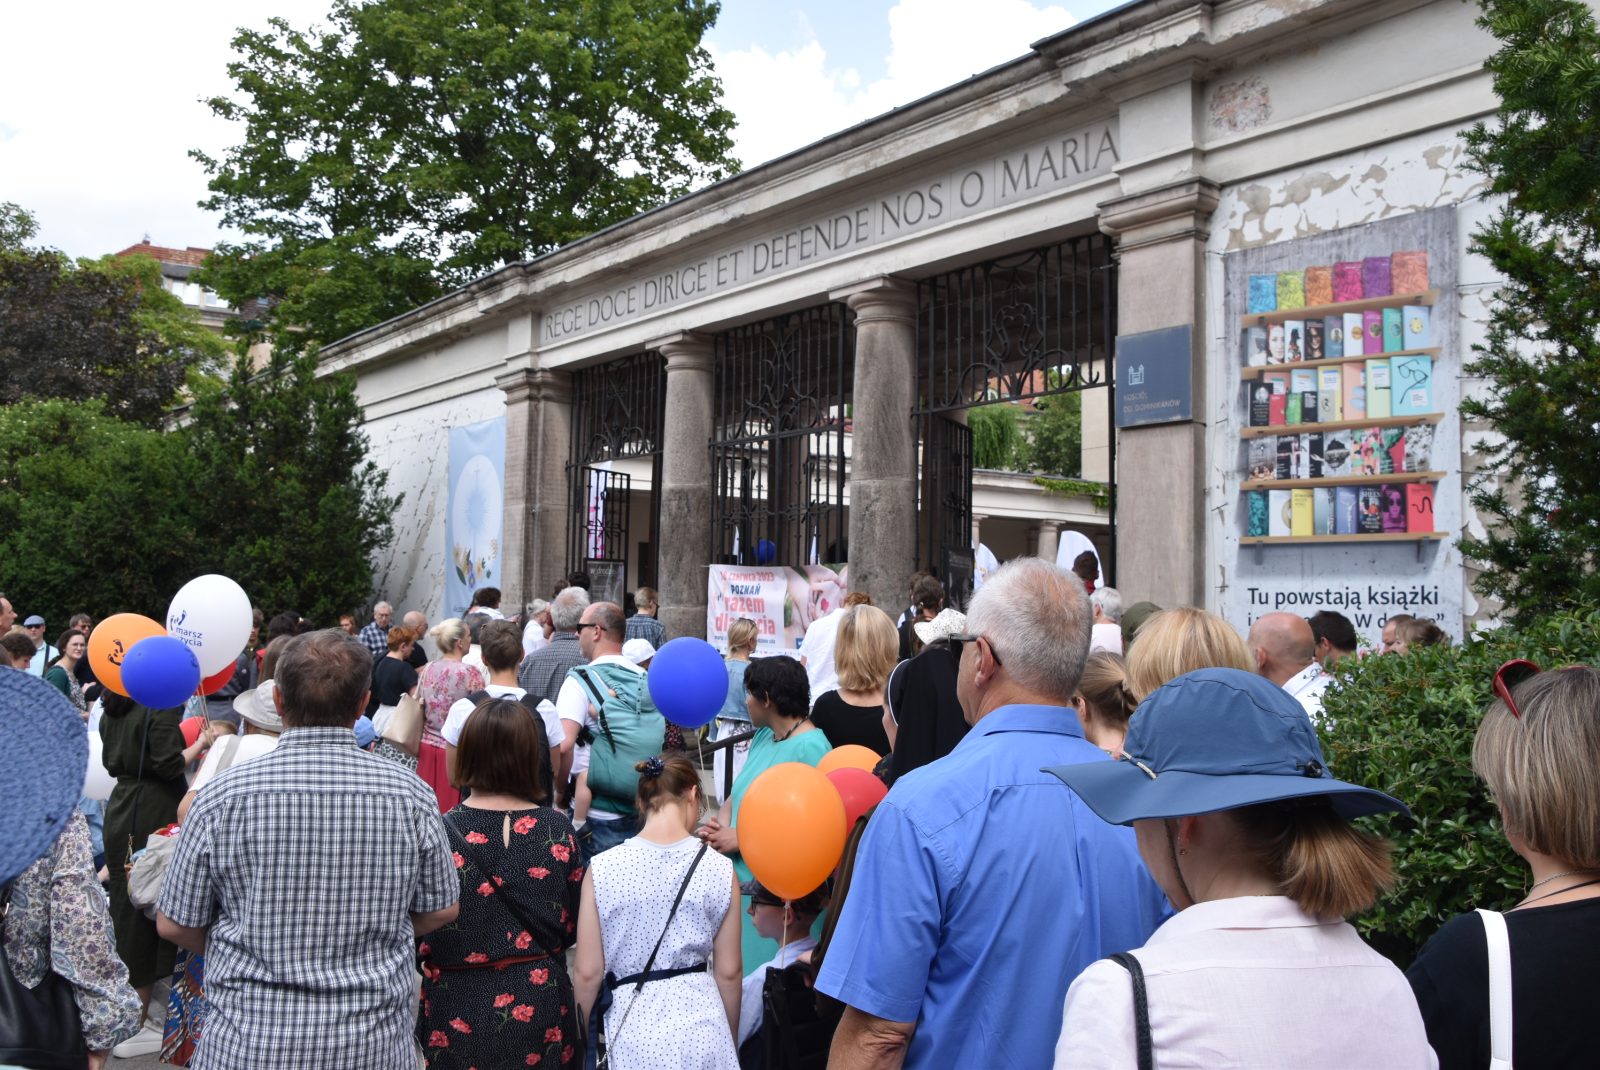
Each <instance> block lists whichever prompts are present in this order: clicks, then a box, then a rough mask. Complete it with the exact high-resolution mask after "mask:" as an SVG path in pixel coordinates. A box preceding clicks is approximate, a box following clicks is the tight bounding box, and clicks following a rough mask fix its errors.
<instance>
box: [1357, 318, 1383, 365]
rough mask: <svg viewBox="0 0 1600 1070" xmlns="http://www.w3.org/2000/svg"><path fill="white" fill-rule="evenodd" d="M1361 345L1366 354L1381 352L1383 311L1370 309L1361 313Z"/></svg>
mask: <svg viewBox="0 0 1600 1070" xmlns="http://www.w3.org/2000/svg"><path fill="white" fill-rule="evenodd" d="M1361 346H1362V350H1361V351H1362V352H1363V353H1365V354H1366V355H1367V356H1369V357H1370V356H1372V355H1373V354H1374V353H1382V352H1383V311H1382V310H1381V309H1376V308H1375V309H1372V310H1370V311H1367V312H1363V313H1361Z"/></svg>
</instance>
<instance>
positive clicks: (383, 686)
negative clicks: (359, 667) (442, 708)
mask: <svg viewBox="0 0 1600 1070" xmlns="http://www.w3.org/2000/svg"><path fill="white" fill-rule="evenodd" d="M416 686H417V670H415V669H413V668H412V667H411V666H410V665H407V664H406V663H405V662H403V661H401V660H400V659H399V658H391V657H387V656H385V657H381V658H379V659H378V661H377V664H375V665H373V667H372V698H371V699H369V700H368V701H367V714H368V715H369V716H370V715H371V714H372V713H373V711H375V710H376V709H377V708H378V707H379V706H398V705H399V704H400V696H401V695H404V694H405V693H406V692H407V691H410V690H411V689H412V688H413V687H416Z"/></svg>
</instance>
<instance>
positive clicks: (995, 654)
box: [950, 635, 1005, 665]
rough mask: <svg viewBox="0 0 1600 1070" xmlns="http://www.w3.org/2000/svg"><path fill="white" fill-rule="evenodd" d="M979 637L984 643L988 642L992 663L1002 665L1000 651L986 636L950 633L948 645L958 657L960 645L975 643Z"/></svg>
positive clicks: (959, 655)
mask: <svg viewBox="0 0 1600 1070" xmlns="http://www.w3.org/2000/svg"><path fill="white" fill-rule="evenodd" d="M979 639H982V640H983V641H984V642H985V643H988V644H989V656H990V657H991V658H993V659H994V663H995V664H996V665H1004V664H1005V662H1003V661H1001V660H1000V652H999V651H998V650H996V649H995V648H994V643H993V642H990V640H989V638H988V636H984V635H952V636H950V647H951V649H953V650H954V651H955V652H956V657H957V658H959V657H961V649H962V647H964V646H966V645H967V644H968V643H976V642H977V641H978V640H979Z"/></svg>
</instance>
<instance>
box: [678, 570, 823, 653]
mask: <svg viewBox="0 0 1600 1070" xmlns="http://www.w3.org/2000/svg"><path fill="white" fill-rule="evenodd" d="M847 583H848V580H847V579H846V577H845V575H844V574H843V573H841V572H835V571H833V569H831V568H828V567H827V566H826V565H807V566H806V567H805V568H804V569H793V568H783V567H781V566H776V565H712V566H711V569H710V581H709V585H708V588H707V591H706V641H707V642H709V643H710V644H711V645H712V646H714V647H716V648H717V649H718V650H726V649H727V646H728V626H729V625H731V624H732V623H733V622H734V621H736V620H738V619H739V618H740V617H749V618H750V619H751V620H753V621H755V622H756V631H757V633H758V638H757V641H756V656H757V657H761V656H764V655H768V654H789V655H791V656H794V654H795V652H796V651H797V650H799V648H800V640H802V639H804V638H805V635H806V628H807V627H808V626H809V625H810V624H811V622H812V621H814V620H816V619H817V618H818V617H822V616H825V615H826V614H828V613H831V612H833V611H834V610H835V609H837V608H838V607H839V606H840V605H842V604H843V602H844V596H845V595H846V594H848V593H849V589H848V587H847V586H846V585H847Z"/></svg>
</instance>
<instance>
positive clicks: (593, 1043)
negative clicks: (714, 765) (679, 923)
mask: <svg viewBox="0 0 1600 1070" xmlns="http://www.w3.org/2000/svg"><path fill="white" fill-rule="evenodd" d="M706 846H707V845H706V844H703V843H702V844H701V845H700V850H698V851H696V852H695V853H694V861H692V862H690V863H689V871H688V872H687V873H685V874H684V875H683V883H682V884H680V885H678V894H677V895H676V896H675V897H674V898H673V900H672V909H671V910H669V911H667V923H666V924H665V925H663V926H662V927H661V935H660V936H658V937H656V946H655V947H653V948H651V949H650V957H649V958H648V959H646V960H645V964H644V969H642V970H640V971H639V972H638V973H633V974H629V975H628V976H627V977H622V978H618V977H617V975H616V974H614V973H612V972H611V971H610V970H607V971H606V978H605V981H604V983H602V984H601V986H600V995H599V996H598V997H597V998H596V999H595V1001H594V1006H593V1007H591V1008H590V1009H589V1051H590V1052H591V1053H595V1054H597V1055H598V1056H599V1058H598V1061H597V1062H596V1063H595V1066H596V1067H603V1066H605V1065H606V1060H607V1059H608V1058H609V1057H610V1053H609V1052H605V1051H604V1049H605V1047H606V1043H605V1039H604V1037H603V1034H604V1031H605V1024H606V1012H607V1011H609V1010H610V1009H611V993H612V992H613V991H615V990H616V989H619V988H621V987H622V986H623V985H632V986H633V991H634V994H635V995H636V996H637V994H638V992H639V989H641V988H643V987H644V986H645V982H647V981H665V980H666V979H667V978H669V977H679V976H682V975H683V974H688V973H704V972H705V970H706V964H705V963H704V962H697V963H695V964H694V965H693V966H681V967H679V968H678V969H675V970H658V969H655V964H656V955H657V953H659V952H660V951H661V942H662V941H663V940H665V939H666V938H667V930H669V929H671V928H672V919H673V918H675V917H677V915H678V904H679V903H681V902H683V893H684V892H685V891H687V890H688V888H689V881H690V879H691V878H693V877H694V871H695V870H696V869H697V868H699V866H700V859H702V858H704V857H705V854H706ZM637 1002H638V1000H637V999H635V1000H633V1001H631V1002H630V1003H629V1004H628V1010H627V1011H624V1012H623V1013H622V1021H620V1022H618V1023H617V1028H616V1030H615V1031H614V1032H613V1033H612V1037H613V1039H614V1038H615V1037H616V1036H618V1035H620V1034H621V1033H622V1027H623V1026H624V1025H625V1024H627V1021H628V1011H632V1010H633V1007H634V1003H637Z"/></svg>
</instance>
